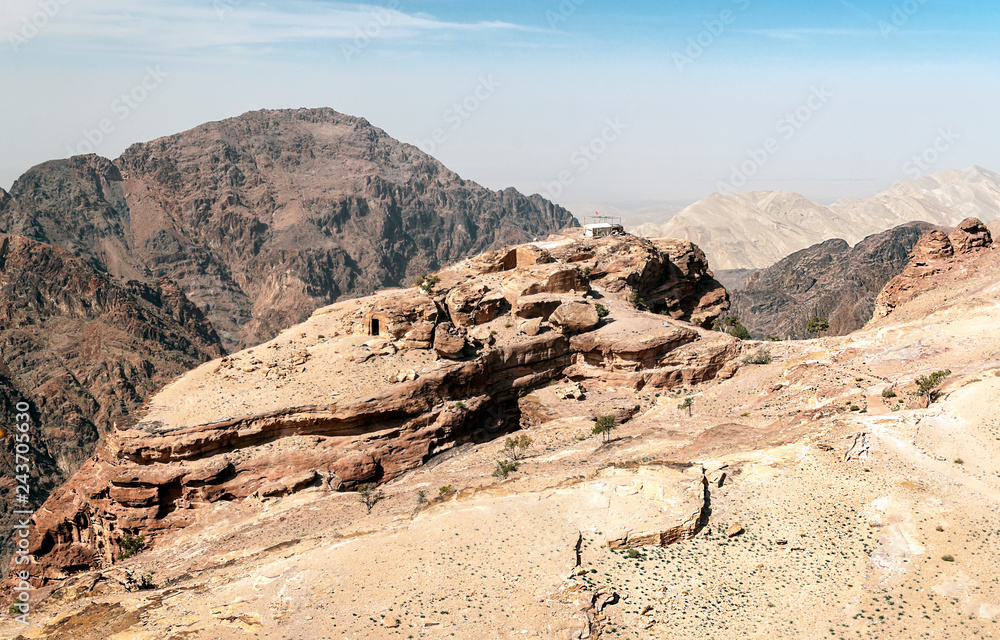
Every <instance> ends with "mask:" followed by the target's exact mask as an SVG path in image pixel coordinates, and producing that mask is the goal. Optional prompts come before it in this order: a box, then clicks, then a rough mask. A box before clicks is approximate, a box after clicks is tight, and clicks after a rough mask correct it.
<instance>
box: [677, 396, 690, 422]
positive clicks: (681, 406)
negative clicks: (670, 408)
mask: <svg viewBox="0 0 1000 640" xmlns="http://www.w3.org/2000/svg"><path fill="white" fill-rule="evenodd" d="M693 407H694V398H684V402H682V403H680V404H679V405H677V408H678V409H680V410H681V411H684V410H687V412H688V417H689V418H690V417H691V412H692V408H693Z"/></svg>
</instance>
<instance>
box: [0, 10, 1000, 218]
mask: <svg viewBox="0 0 1000 640" xmlns="http://www.w3.org/2000/svg"><path fill="white" fill-rule="evenodd" d="M32 21H34V24H32ZM35 26H37V27H38V28H35ZM366 32H367V35H363V34H365V33H366ZM359 34H362V35H359ZM998 35H1000V8H998V6H997V4H996V3H988V2H961V1H947V0H924V1H923V2H921V1H920V0H906V1H905V2H901V1H886V2H880V1H874V0H868V1H861V0H858V1H848V0H811V1H809V2H778V1H776V0H719V1H712V2H693V1H687V2H638V1H634V2H599V1H598V0H561V1H560V0H552V1H541V2H527V1H525V0H515V1H507V2H503V3H495V2H480V1H478V0H429V1H422V2H421V1H411V0H387V1H386V2H383V3H381V4H378V3H374V4H348V3H339V2H327V1H324V0H291V1H288V2H254V1H252V0H179V1H178V0H175V1H169V2H168V1H167V0H150V1H147V2H143V3H135V2H125V1H124V0H7V2H5V3H4V5H3V7H2V8H0V82H2V83H3V86H4V89H5V90H4V97H3V118H0V150H2V152H0V186H3V187H4V188H7V187H9V186H10V184H11V183H12V182H13V181H14V180H15V179H16V178H17V176H19V175H20V174H21V173H22V172H23V171H24V170H25V169H27V168H28V167H30V166H32V165H33V164H36V163H38V162H41V161H44V160H47V159H50V158H57V157H66V156H68V155H70V154H72V153H76V152H81V151H89V150H93V151H95V152H96V153H99V154H101V155H104V156H107V157H116V156H117V155H118V154H120V153H121V152H122V151H123V150H124V149H125V148H126V147H127V146H128V144H130V143H132V142H136V141H144V140H149V139H153V138H156V137H159V136H162V135H168V134H171V133H175V132H177V131H181V130H184V129H187V128H190V127H192V126H195V125H197V124H200V123H202V122H205V121H209V120H216V119H221V118H225V117H229V116H234V115H238V114H239V113H242V112H244V111H248V110H252V109H258V108H264V107H267V108H279V107H300V106H329V107H332V108H334V109H337V110H338V111H342V112H345V113H350V114H353V115H359V116H363V117H366V118H368V119H369V120H370V121H372V122H373V123H374V124H376V125H378V126H380V127H382V128H383V129H385V130H386V131H388V132H389V133H390V134H391V135H393V136H394V137H397V138H399V139H401V140H404V141H406V142H410V143H413V144H417V145H419V146H422V147H423V148H425V150H428V151H432V152H433V155H435V156H436V157H438V158H439V159H440V160H442V161H443V162H444V163H445V164H447V165H448V166H449V167H451V168H452V169H454V170H456V171H457V172H459V173H460V174H462V175H463V176H464V177H466V178H469V179H472V180H476V181H478V182H480V183H482V184H484V185H486V186H488V187H491V188H495V189H499V188H503V187H505V186H515V187H517V188H518V189H520V190H522V191H525V192H528V193H535V192H540V193H543V195H546V196H549V197H551V198H552V199H554V200H556V201H557V202H560V203H562V204H570V203H574V202H599V203H608V204H613V205H616V206H622V207H633V206H643V205H648V204H653V203H657V202H679V201H693V200H695V199H697V198H700V197H702V196H705V195H708V194H709V193H712V192H714V191H718V190H722V189H726V188H733V189H739V190H744V189H747V190H748V189H787V190H794V191H799V192H802V193H804V194H806V195H808V196H811V197H815V198H819V199H825V200H828V199H830V198H832V197H835V196H838V195H856V196H865V195H870V194H872V193H875V192H876V191H878V190H880V189H882V188H885V187H887V186H889V185H891V184H892V183H894V182H897V181H899V180H902V179H905V178H907V177H913V176H914V175H916V174H918V173H929V172H930V173H932V172H937V171H944V170H948V169H954V168H960V167H965V166H969V165H972V164H978V165H981V166H985V167H987V168H991V169H994V170H1000V146H998V145H997V140H998V138H1000V135H998V134H1000V119H998V118H997V117H996V114H997V113H998V112H1000V109H998V107H1000V82H998V80H1000V64H998V63H997V60H998V59H1000V57H998V55H997V54H998V53H1000V51H998V50H1000V38H998ZM129 96H135V97H141V98H142V99H141V100H137V99H132V100H129V99H128V98H129ZM463 104H465V105H466V107H474V108H462V105H463ZM102 122H104V124H105V125H107V126H106V127H105V129H106V131H105V132H100V130H99V129H100V125H101V123H102ZM915 160H916V161H915Z"/></svg>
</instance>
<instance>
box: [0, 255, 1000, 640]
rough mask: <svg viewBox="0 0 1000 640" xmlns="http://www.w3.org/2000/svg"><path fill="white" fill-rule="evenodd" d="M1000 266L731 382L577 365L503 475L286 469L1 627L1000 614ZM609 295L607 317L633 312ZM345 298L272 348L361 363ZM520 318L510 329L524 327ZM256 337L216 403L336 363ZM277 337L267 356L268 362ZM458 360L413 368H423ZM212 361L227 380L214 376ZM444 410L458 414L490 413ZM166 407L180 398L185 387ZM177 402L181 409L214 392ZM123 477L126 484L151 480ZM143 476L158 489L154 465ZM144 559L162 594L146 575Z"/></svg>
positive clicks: (792, 346) (373, 630) (175, 628)
mask: <svg viewBox="0 0 1000 640" xmlns="http://www.w3.org/2000/svg"><path fill="white" fill-rule="evenodd" d="M956 266H957V265H956ZM998 269H1000V251H998V250H996V249H992V250H989V251H981V252H977V253H976V254H975V255H974V256H967V258H966V261H965V262H964V263H963V264H962V265H961V266H960V267H958V268H953V269H952V270H951V271H945V272H943V275H942V276H941V279H939V280H937V282H938V284H939V285H940V287H937V288H934V287H932V288H930V289H928V290H927V291H926V292H924V293H922V294H919V295H918V296H917V297H915V298H914V299H912V300H910V301H908V302H905V303H903V304H902V305H901V306H900V307H899V308H897V310H896V311H895V312H894V313H893V314H892V315H890V316H889V317H887V318H885V319H883V320H881V321H879V322H878V323H877V324H875V325H873V326H872V327H870V328H868V329H866V330H864V331H860V332H856V333H854V334H852V335H851V336H847V337H838V338H824V339H820V340H812V341H805V342H784V343H779V344H772V345H766V346H767V347H768V348H769V349H771V354H772V356H773V358H774V361H773V362H772V363H771V364H768V365H762V366H753V365H744V366H743V367H742V368H740V369H739V370H738V371H736V372H735V375H734V377H732V378H731V379H728V380H719V379H714V380H709V381H706V382H704V383H700V382H699V383H696V384H690V383H688V384H683V383H682V384H681V385H680V386H673V385H670V386H672V387H673V388H665V387H664V386H662V385H653V384H647V385H645V386H642V387H638V386H636V385H634V384H630V383H625V384H623V382H626V381H628V380H629V376H631V375H632V374H630V373H628V372H629V369H628V368H626V369H619V367H621V366H622V365H626V364H627V363H626V362H623V361H621V360H618V361H617V362H618V364H617V365H616V364H615V362H616V360H614V359H611V360H608V361H605V362H604V363H603V365H599V364H598V363H597V361H592V362H593V364H590V365H588V368H587V369H579V368H571V369H569V370H567V372H566V374H567V375H568V376H569V377H570V379H566V378H560V379H557V381H556V383H555V384H554V385H551V386H540V387H536V388H535V390H533V391H531V392H530V393H527V395H525V396H523V397H522V399H521V402H520V405H521V407H522V416H523V417H524V418H525V421H524V426H526V427H527V431H526V433H527V434H528V435H530V436H531V438H532V439H533V441H534V442H533V444H532V445H531V446H530V447H529V448H528V450H527V452H526V456H525V457H524V458H523V459H522V460H521V461H520V467H519V468H518V469H517V470H516V471H513V472H512V474H511V475H510V477H509V479H507V480H503V479H501V478H495V477H493V476H492V472H493V470H494V468H495V466H496V461H497V460H498V459H502V458H504V457H505V455H506V454H505V453H504V452H503V443H502V442H501V441H499V440H497V441H492V442H482V443H478V444H476V443H474V442H469V443H467V444H464V445H461V446H458V447H456V448H454V449H452V450H450V451H449V452H448V453H447V454H445V455H443V456H439V457H437V458H435V459H434V460H433V461H432V462H431V464H428V465H425V466H423V467H421V468H418V469H414V470H412V471H410V472H407V473H403V474H401V475H399V476H397V477H396V478H395V479H393V480H391V481H389V482H387V483H386V484H385V485H384V487H383V489H384V491H385V496H386V497H385V499H384V500H383V501H380V502H378V503H376V504H375V505H374V507H373V509H372V510H371V512H370V513H368V512H367V511H366V509H365V507H364V506H363V505H362V504H360V503H359V501H358V497H357V494H354V493H339V492H335V491H331V490H330V488H328V486H326V485H320V484H315V486H309V485H308V483H302V484H297V483H296V482H295V480H294V478H292V477H289V478H288V479H287V480H286V481H284V482H283V483H279V484H281V487H284V488H283V489H282V488H281V487H277V486H276V487H274V488H268V489H267V490H261V489H258V490H257V491H256V492H255V493H254V496H255V497H253V498H251V499H247V500H245V501H242V502H240V501H227V500H222V501H217V502H214V503H213V504H212V506H211V508H204V506H201V507H197V508H194V509H186V510H185V512H184V517H185V523H186V526H185V527H184V528H183V529H178V530H175V531H174V532H173V533H166V534H165V535H163V536H162V537H161V538H159V539H158V540H157V541H156V544H155V546H154V548H153V549H152V550H150V551H147V552H145V553H142V554H140V555H138V556H137V557H135V558H132V559H130V560H127V561H125V562H123V563H119V564H116V565H115V566H113V567H105V568H103V569H101V570H98V571H90V572H85V573H82V574H79V575H77V576H76V577H74V578H72V579H71V580H69V581H67V582H64V583H63V584H62V585H61V586H59V587H58V588H56V589H55V590H54V591H53V590H50V589H45V590H41V591H38V592H36V593H35V594H34V596H33V597H34V600H33V601H34V602H35V603H37V604H36V606H37V609H36V610H35V611H34V613H33V614H32V625H31V626H30V627H29V628H27V629H24V628H22V627H20V626H15V625H14V624H13V623H10V622H3V623H0V634H2V633H8V634H10V635H15V634H21V636H20V637H24V638H46V639H69V638H72V639H73V640H98V639H99V638H126V637H127V638H131V639H134V640H146V639H149V640H153V639H156V640H161V639H163V638H171V639H174V638H176V639H179V638H189V639H201V638H206V639H208V638H211V639H213V640H219V639H230V638H233V639H236V638H245V637H254V636H255V635H256V637H281V636H285V637H315V638H323V637H338V638H339V637H345V636H346V637H365V638H407V637H410V636H412V637H423V638H451V637H489V638H558V639H562V638H565V639H569V638H581V637H591V638H602V637H603V638H622V637H624V638H641V639H647V638H670V639H675V638H676V639H681V638H684V639H687V638H720V639H721V638H732V637H746V638H776V639H788V640H792V639H796V640H797V639H800V638H825V637H831V638H839V637H844V638H878V639H881V638H900V639H910V638H914V639H915V638H923V637H927V635H928V634H930V635H931V637H935V638H945V639H954V640H966V639H968V638H970V637H971V638H975V637H983V638H988V637H991V636H995V635H996V633H997V626H996V625H997V624H998V623H1000V573H998V568H997V566H996V563H995V562H993V561H992V559H993V558H995V557H996V556H997V554H998V553H1000V515H998V513H1000V511H998V507H1000V475H998V474H997V471H996V469H997V464H996V461H997V459H998V456H1000V409H998V407H997V405H996V403H995V402H993V401H992V400H993V399H995V398H996V397H997V395H998V394H1000V337H998V335H997V333H996V331H995V327H996V326H997V323H998V322H1000V306H998V305H997V298H998V295H1000V281H998V279H997V276H996V274H997V273H998V272H1000V271H998ZM445 280H447V279H445ZM443 284H446V282H445V283H443ZM607 300H608V302H609V303H610V305H611V306H612V307H613V309H612V315H611V317H612V318H623V317H625V316H626V314H629V313H631V312H629V311H628V308H627V307H625V306H622V304H623V303H622V301H620V300H616V299H612V298H608V299H607ZM348 304H351V303H348ZM340 308H341V305H338V306H337V307H336V308H335V309H331V310H330V311H328V312H325V313H323V314H317V315H316V316H315V317H314V318H313V319H311V320H310V322H309V323H307V325H305V326H303V327H302V329H301V331H289V332H287V334H286V335H285V336H283V337H281V338H279V339H278V341H277V342H281V343H285V342H288V343H289V344H290V343H292V342H296V341H298V342H301V343H302V347H305V349H307V350H308V351H310V352H311V353H313V354H315V355H314V356H312V357H316V358H320V357H322V358H326V357H327V356H326V355H323V354H322V353H321V351H322V350H326V349H336V350H340V351H341V352H342V356H344V357H349V356H350V355H351V354H353V353H356V349H357V348H356V347H349V345H348V344H347V343H346V342H343V339H337V340H334V341H331V343H329V344H326V345H324V344H323V343H321V342H320V341H321V340H322V339H321V338H319V337H318V335H317V333H318V332H319V331H324V332H330V333H328V334H327V335H328V336H329V335H332V334H333V330H335V329H336V326H339V322H340V321H339V320H338V318H339V317H340V311H337V309H340ZM361 317H362V319H363V318H364V312H363V311H362V314H361ZM331 321H333V325H332V326H331ZM615 324H617V323H613V324H611V325H610V326H611V327H614V326H615ZM489 326H490V325H487V328H489ZM498 326H499V329H498V335H497V336H495V339H496V340H497V341H498V342H497V344H498V348H500V349H502V350H503V349H508V348H509V347H507V346H503V347H500V346H499V345H507V344H508V343H507V340H508V339H509V338H508V337H507V336H506V335H504V334H503V331H505V330H506V329H505V328H504V324H502V323H501V324H500V325H498ZM303 334H304V335H303ZM484 335H488V332H487V333H486V334H484ZM544 335H545V334H542V336H539V337H544ZM647 335H649V332H648V331H646V332H640V333H638V334H636V336H637V337H636V338H635V339H637V340H642V337H643V336H647ZM620 339H621V338H619V340H620ZM574 340H576V338H574ZM314 342H315V345H313V343H314ZM626 343H627V342H621V343H619V344H620V346H618V347H617V350H618V352H619V353H621V352H622V349H623V347H624V346H625V344H626ZM294 346H295V345H291V344H290V346H289V347H288V348H292V347H294ZM650 346H652V343H647V345H646V348H647V349H648V348H649V347H650ZM372 347H374V345H372ZM300 348H301V347H300ZM755 348H756V345H753V344H746V345H744V350H745V351H750V350H753V349H755ZM285 349H286V347H285V346H281V345H279V347H278V348H277V349H275V350H274V351H275V352H276V353H277V354H278V356H279V357H278V358H277V362H278V366H279V367H286V366H292V367H299V368H301V367H303V366H305V367H308V365H297V364H294V363H290V362H287V360H286V359H285V357H283V356H281V354H282V353H284V350H285ZM254 351H255V353H249V352H248V353H245V354H240V355H239V356H238V357H237V358H235V359H234V360H233V361H232V363H231V366H228V367H226V368H224V370H220V371H219V372H218V373H215V374H212V373H211V371H209V370H208V368H205V369H204V370H203V371H200V372H198V373H197V376H199V377H198V378H197V379H195V378H186V379H185V380H188V382H186V383H184V384H186V385H188V387H190V389H191V391H194V390H195V387H197V386H198V383H199V380H200V381H204V384H205V385H206V386H205V387H204V389H203V390H202V391H199V392H198V393H199V394H201V395H200V396H199V398H201V397H204V398H208V397H216V398H217V399H218V401H220V402H222V404H220V405H219V406H218V407H215V408H212V409H211V410H212V411H213V412H221V413H240V412H241V411H243V409H241V408H240V407H239V406H237V405H238V402H239V401H240V398H241V396H242V398H244V399H245V400H246V401H249V402H258V403H259V402H266V401H267V400H266V399H267V398H268V397H269V396H270V395H271V394H270V393H267V392H262V393H259V394H258V395H257V396H256V397H250V396H246V395H245V394H236V395H235V396H233V397H232V399H230V400H228V401H227V400H226V398H227V396H228V391H227V388H228V387H226V386H225V385H237V384H238V385H246V384H253V381H254V380H257V381H258V382H257V384H259V385H260V386H261V387H262V390H263V389H265V388H266V389H270V388H271V385H273V384H275V383H278V384H285V385H288V388H289V389H290V390H293V389H291V388H292V387H294V386H295V385H301V384H307V383H308V384H312V385H317V384H322V382H321V381H320V380H318V379H317V378H316V376H315V374H314V373H311V372H308V370H307V371H306V372H305V375H304V376H302V375H297V374H294V373H290V374H287V377H285V378H275V379H274V381H273V382H272V381H270V380H269V379H270V378H271V376H269V375H265V374H263V373H262V371H264V370H268V369H269V364H268V363H269V362H270V356H269V355H268V353H269V351H270V349H266V348H265V349H260V350H259V351H261V353H260V354H258V353H256V352H257V351H258V350H254ZM386 357H390V356H376V357H375V359H378V358H386ZM255 358H256V359H258V361H259V364H258V365H255V366H256V367H257V369H256V371H255V372H254V371H247V368H250V369H252V368H253V366H254V365H253V363H252V360H253V359H255ZM370 362H372V359H371V358H369V359H366V360H365V363H370ZM341 366H343V367H344V368H345V371H347V370H350V371H351V372H354V375H352V376H348V378H347V379H349V380H352V379H356V380H358V381H359V382H362V381H363V380H364V379H366V378H371V377H372V376H371V374H368V375H367V376H366V375H359V374H358V372H359V371H360V370H359V369H355V368H354V367H357V366H360V365H358V364H355V365H351V364H349V362H348V361H347V360H346V359H345V360H344V361H343V363H342V365H341ZM387 366H388V369H387V372H388V371H391V370H392V369H394V368H395V364H394V363H390V364H388V365H387ZM440 366H442V364H441V363H438V364H436V365H435V364H434V363H432V362H427V363H417V367H416V368H417V369H419V376H420V377H418V380H420V379H421V378H422V377H423V376H425V375H432V374H431V373H430V371H431V370H432V369H434V368H435V367H440ZM241 368H242V370H241ZM946 368H947V369H951V370H952V372H953V373H952V375H951V376H950V377H949V378H948V379H947V380H946V384H945V386H944V388H943V394H942V396H941V397H940V398H939V399H938V400H937V402H935V403H934V404H932V405H931V406H930V408H928V409H921V408H920V403H919V402H918V398H917V397H916V396H915V394H914V391H915V387H914V384H913V380H914V378H915V377H916V376H917V375H922V374H927V373H930V372H932V371H935V370H940V369H946ZM602 369H603V370H602ZM212 375H215V376H221V377H220V379H219V381H218V382H217V383H214V384H215V385H219V386H218V387H217V388H216V389H214V390H213V389H212V388H211V386H213V385H209V383H208V381H209V379H210V377H211V376H212ZM272 375H273V374H272ZM623 375H624V376H625V377H624V378H623V377H622V376H623ZM255 376H256V377H255ZM227 377H228V378H230V380H229V381H226V378H227ZM632 379H633V381H634V378H632ZM574 380H575V381H574ZM692 382H694V380H692ZM577 383H579V384H577ZM886 389H892V390H893V393H895V397H886V396H887V395H888V396H891V395H892V394H889V393H883V392H884V391H885V390H886ZM234 390H235V388H234ZM180 391H181V388H180V387H175V388H173V389H172V390H167V392H165V393H167V394H169V393H179V392H180ZM163 397H164V398H166V396H163ZM684 397H692V398H694V404H693V412H692V414H691V415H688V413H687V412H686V411H684V410H680V409H678V408H677V406H678V403H679V401H680V400H681V399H682V398H684ZM580 398H582V399H580ZM197 402H201V400H197ZM227 403H228V404H227ZM449 404H450V406H448V407H447V408H446V410H447V411H450V412H455V411H465V410H472V411H478V410H479V409H478V407H479V405H478V404H476V405H474V406H472V405H470V404H466V405H465V407H464V408H459V407H457V406H455V405H454V403H453V402H452V403H449ZM636 407H638V409H636ZM154 410H155V411H157V412H158V415H161V416H163V417H167V416H169V415H173V414H171V413H170V411H171V410H170V409H169V407H168V405H167V404H163V405H162V407H161V408H159V409H154ZM179 410H180V411H181V413H177V414H176V418H177V419H178V420H182V421H183V416H182V414H183V412H184V411H194V410H195V406H194V405H192V406H191V407H189V408H187V409H184V408H183V407H179ZM606 413H617V414H618V415H619V417H620V418H622V419H626V418H627V417H628V416H632V418H631V420H629V421H628V422H626V423H625V424H624V425H623V426H621V427H620V428H619V429H618V430H616V431H615V432H614V433H613V435H612V438H611V441H610V442H607V443H605V442H603V441H602V438H600V437H598V436H594V435H591V428H592V426H593V425H594V422H593V418H594V416H597V415H603V414H606ZM175 428H176V426H169V427H168V429H170V430H172V429H175ZM238 433H240V432H239V431H234V432H233V435H234V436H235V435H237V434H238ZM151 444H152V443H151ZM327 444H328V443H325V438H324V437H323V436H316V435H309V434H308V433H301V432H299V435H297V432H295V431H289V432H287V433H285V434H284V437H283V438H281V439H279V440H271V441H268V442H262V443H261V444H260V445H259V451H247V453H248V454H252V455H255V456H260V459H261V460H271V461H274V462H275V463H277V461H281V460H289V459H303V457H306V456H309V455H314V452H315V451H316V450H317V449H318V448H321V447H324V446H327ZM245 460H246V457H245V456H244V455H243V454H240V455H237V456H235V458H234V459H233V460H232V463H233V465H236V466H238V465H243V464H246V462H245ZM169 466H170V465H161V467H162V469H161V471H160V475H161V476H163V475H164V474H163V473H162V471H163V470H165V468H166V467H169ZM188 472H189V471H187V472H185V473H188ZM168 475H169V474H168ZM126 476H127V474H125V475H120V476H119V477H118V479H117V480H116V482H120V483H123V486H124V487H128V484H127V483H128V482H129V480H128V478H127V477H126ZM198 477H201V478H209V480H208V485H205V484H198V483H197V482H196V483H193V484H192V485H191V486H193V487H194V486H202V487H206V488H208V487H210V485H211V483H212V482H214V480H212V479H211V477H210V476H206V475H205V474H204V473H202V475H200V476H198ZM94 488H95V490H97V489H98V487H96V486H95V487H94ZM117 491H119V492H120V497H119V499H122V498H123V497H124V496H126V495H127V491H124V490H117ZM131 491H132V496H133V499H140V498H141V496H140V493H141V492H140V491H139V487H138V486H136V487H133V488H132V489H131ZM289 493H290V495H286V497H284V498H281V497H279V496H281V495H283V494H289ZM178 513H180V512H178ZM660 545H665V546H660ZM143 574H149V576H150V580H151V581H152V582H153V583H155V585H154V586H153V588H152V589H151V590H148V591H143V590H137V586H136V585H137V584H138V576H141V575H143ZM129 589H131V590H132V591H129ZM831 630H832V631H831ZM452 634H454V636H453V635H452Z"/></svg>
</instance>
